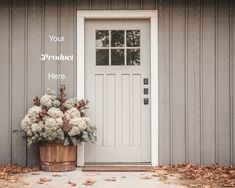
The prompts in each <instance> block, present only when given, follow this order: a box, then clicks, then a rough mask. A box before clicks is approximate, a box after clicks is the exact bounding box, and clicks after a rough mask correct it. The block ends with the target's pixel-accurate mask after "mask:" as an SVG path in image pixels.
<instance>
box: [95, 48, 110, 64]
mask: <svg viewBox="0 0 235 188" xmlns="http://www.w3.org/2000/svg"><path fill="white" fill-rule="evenodd" d="M96 65H109V50H108V49H96Z"/></svg>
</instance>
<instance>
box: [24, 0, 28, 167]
mask: <svg viewBox="0 0 235 188" xmlns="http://www.w3.org/2000/svg"><path fill="white" fill-rule="evenodd" d="M24 23H25V25H24V114H26V112H27V108H28V0H25V17H24ZM25 148H26V150H25V155H26V158H25V164H28V157H27V156H28V150H27V142H25Z"/></svg>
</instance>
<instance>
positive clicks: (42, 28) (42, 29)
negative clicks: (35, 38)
mask: <svg viewBox="0 0 235 188" xmlns="http://www.w3.org/2000/svg"><path fill="white" fill-rule="evenodd" d="M41 53H42V54H44V53H45V0H42V1H41ZM44 90H45V64H44V62H43V61H42V60H41V95H42V94H43V93H44Z"/></svg>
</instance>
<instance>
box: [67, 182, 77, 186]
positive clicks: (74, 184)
mask: <svg viewBox="0 0 235 188" xmlns="http://www.w3.org/2000/svg"><path fill="white" fill-rule="evenodd" d="M68 184H70V185H71V186H72V187H75V186H76V185H77V184H76V183H73V182H71V181H68Z"/></svg>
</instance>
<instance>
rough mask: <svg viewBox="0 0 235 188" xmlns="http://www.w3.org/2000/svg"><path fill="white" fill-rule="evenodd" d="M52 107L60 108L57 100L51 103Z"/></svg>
mask: <svg viewBox="0 0 235 188" xmlns="http://www.w3.org/2000/svg"><path fill="white" fill-rule="evenodd" d="M52 106H53V107H59V106H60V101H59V100H54V101H53V102H52Z"/></svg>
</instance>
